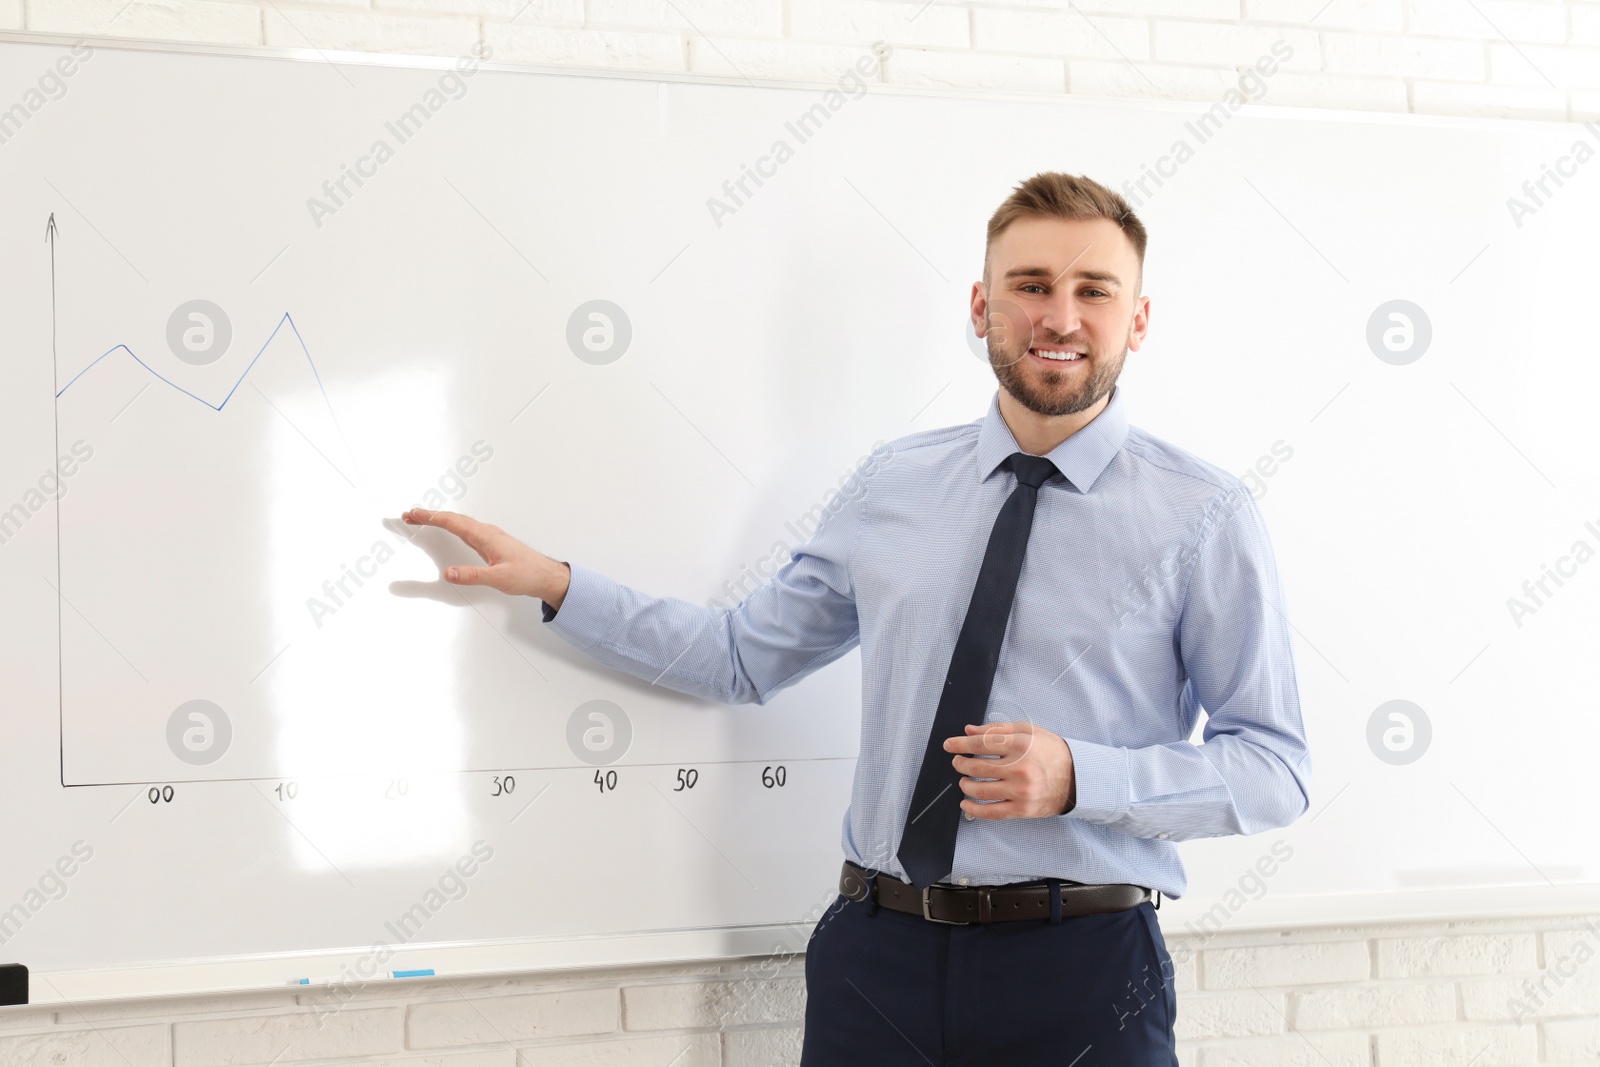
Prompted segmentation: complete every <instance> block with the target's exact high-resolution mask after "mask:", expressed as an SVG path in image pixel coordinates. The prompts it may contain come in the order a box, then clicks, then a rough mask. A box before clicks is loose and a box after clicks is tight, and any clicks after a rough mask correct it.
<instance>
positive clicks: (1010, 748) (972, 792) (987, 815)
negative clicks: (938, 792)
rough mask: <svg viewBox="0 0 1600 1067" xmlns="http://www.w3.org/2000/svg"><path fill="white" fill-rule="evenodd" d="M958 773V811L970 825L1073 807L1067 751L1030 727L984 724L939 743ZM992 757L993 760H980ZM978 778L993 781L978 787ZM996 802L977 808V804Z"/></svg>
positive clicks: (1075, 786) (1047, 734)
mask: <svg viewBox="0 0 1600 1067" xmlns="http://www.w3.org/2000/svg"><path fill="white" fill-rule="evenodd" d="M944 750H945V751H946V752H955V753H958V755H957V756H956V757H955V758H954V759H953V760H952V761H951V762H952V763H954V764H955V768H956V770H958V771H960V772H961V774H962V775H964V776H965V777H963V778H962V779H961V791H962V792H963V793H965V794H966V795H967V796H966V799H964V800H962V801H961V810H962V811H964V812H966V813H967V814H968V815H971V816H972V817H973V818H975V819H1038V818H1043V817H1045V816H1048V815H1064V814H1066V813H1067V812H1069V811H1071V810H1072V808H1073V806H1074V805H1075V804H1077V802H1078V782H1077V776H1076V775H1075V774H1074V773H1073V767H1072V749H1071V748H1069V747H1068V746H1067V742H1066V741H1065V740H1064V739H1063V738H1062V737H1060V736H1059V735H1057V734H1053V733H1051V732H1050V731H1049V730H1046V729H1045V728H1043V727H1042V726H1035V725H1034V724H1033V723H1031V722H987V723H984V724H983V725H981V726H971V725H969V726H968V727H967V732H966V736H964V737H952V738H950V739H949V740H947V741H946V742H945V743H944ZM988 756H993V757H995V758H993V759H986V758H983V757H988ZM978 778H994V779H997V781H993V782H980V781H975V779H978ZM984 800H988V801H998V803H993V804H980V803H978V802H979V801H984Z"/></svg>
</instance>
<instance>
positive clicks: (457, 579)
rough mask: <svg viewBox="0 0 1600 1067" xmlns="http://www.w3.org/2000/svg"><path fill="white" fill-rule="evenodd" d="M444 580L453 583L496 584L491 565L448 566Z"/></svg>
mask: <svg viewBox="0 0 1600 1067" xmlns="http://www.w3.org/2000/svg"><path fill="white" fill-rule="evenodd" d="M444 580H445V581H447V582H449V583H450V584H451V585H490V586H492V585H494V584H495V581H494V573H493V568H491V567H446V568H445V569H444Z"/></svg>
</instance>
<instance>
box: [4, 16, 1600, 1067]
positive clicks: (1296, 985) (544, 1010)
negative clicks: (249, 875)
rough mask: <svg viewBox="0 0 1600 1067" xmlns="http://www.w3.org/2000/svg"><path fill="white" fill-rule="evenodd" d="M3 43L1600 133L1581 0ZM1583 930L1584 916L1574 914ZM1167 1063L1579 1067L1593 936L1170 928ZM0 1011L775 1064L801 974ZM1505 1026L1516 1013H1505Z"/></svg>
mask: <svg viewBox="0 0 1600 1067" xmlns="http://www.w3.org/2000/svg"><path fill="white" fill-rule="evenodd" d="M0 29H29V30H38V31H44V32H51V33H70V34H83V35H90V36H93V35H102V36H112V37H136V38H147V39H155V40H165V41H196V42H212V43H220V44H229V45H267V46H272V47H289V48H303V47H306V46H307V45H308V44H311V45H315V46H316V47H319V48H323V49H347V50H368V51H383V52H406V53H421V54H435V55H442V56H456V55H460V54H462V53H463V52H465V51H466V49H467V48H468V46H469V45H470V44H472V43H473V42H474V41H480V40H481V41H484V42H487V43H488V44H489V45H491V46H492V47H493V49H494V59H495V60H496V61H498V62H510V63H518V62H522V63H531V64H539V65H546V66H562V65H571V66H582V67H590V68H604V69H628V70H644V71H663V72H685V71H687V72H691V73H695V74H704V75H708V76H718V77H739V76H741V75H743V76H748V77H752V78H775V79H785V80H796V81H815V82H818V83H831V82H832V81H834V79H836V78H837V76H838V74H839V72H841V71H843V70H844V69H845V68H846V67H848V66H850V65H851V64H853V63H854V62H855V60H856V59H857V58H858V57H859V56H860V55H861V53H862V50H863V47H864V46H866V45H868V44H870V43H871V42H872V41H875V40H878V39H883V40H886V41H888V42H889V43H890V44H892V45H893V46H894V50H893V54H892V56H891V58H890V59H889V61H888V62H887V63H886V64H885V65H884V70H883V72H882V74H881V75H880V78H881V80H883V81H885V82H888V83H891V84H899V85H913V86H933V87H945V88H955V89H963V90H973V91H983V90H1015V91H1024V92H1034V93H1068V92H1071V93H1080V94H1092V95H1106V96H1140V97H1164V98H1171V99H1188V100H1204V101H1215V100H1217V99H1218V98H1219V97H1220V96H1221V95H1222V94H1223V93H1224V92H1225V91H1226V90H1227V89H1228V88H1229V87H1230V86H1231V85H1233V84H1234V83H1235V79H1236V77H1237V73H1238V71H1239V69H1241V68H1243V67H1245V66H1247V65H1250V64H1253V63H1254V62H1255V61H1256V59H1257V58H1258V57H1259V56H1261V55H1262V54H1263V53H1266V52H1267V51H1268V49H1269V48H1270V47H1271V46H1272V44H1273V43H1274V42H1278V41H1282V42H1284V43H1286V44H1288V45H1289V46H1290V47H1291V48H1292V49H1293V53H1294V54H1293V57H1292V58H1291V59H1289V60H1288V61H1286V62H1284V63H1283V64H1282V67H1281V69H1280V70H1279V72H1278V73H1277V74H1275V75H1274V76H1273V78H1272V80H1271V83H1270V89H1269V91H1268V92H1267V94H1266V96H1265V97H1264V98H1263V100H1262V103H1264V104H1267V105H1292V106H1301V107H1336V108H1353V109H1363V110H1374V111H1411V112H1417V113H1430V114H1447V115H1477V116H1486V117H1518V118H1539V119H1555V120H1574V121H1582V120H1587V119H1593V118H1600V0H1470V2H1469V0H1014V2H1013V0H995V2H988V0H973V2H957V0H928V2H924V0H132V3H127V2H126V0H0ZM1593 918H1594V919H1595V920H1596V921H1597V922H1600V916H1596V917H1593ZM1169 945H1170V947H1171V948H1172V950H1173V956H1174V959H1175V960H1176V962H1177V972H1176V974H1175V975H1174V978H1173V981H1174V984H1175V988H1176V989H1177V992H1178V1003H1179V1021H1178V1032H1179V1035H1180V1050H1181V1056H1180V1059H1181V1062H1182V1064H1183V1067H1396V1065H1404V1067H1425V1065H1433V1064H1437V1065H1441V1067H1443V1065H1447V1064H1449V1065H1457V1064H1468V1063H1471V1064H1472V1065H1473V1067H1494V1065H1501V1064H1534V1063H1539V1064H1551V1065H1562V1064H1564V1065H1577V1064H1592V1063H1594V1062H1595V1061H1596V1060H1597V1059H1600V961H1595V960H1594V959H1593V957H1594V956H1596V955H1600V935H1597V934H1595V933H1592V932H1589V931H1586V930H1585V929H1584V927H1583V924H1582V921H1581V920H1580V919H1579V918H1571V917H1567V918H1551V919H1546V920H1540V921H1534V920H1515V921H1512V920H1508V921H1501V922H1480V923H1461V924H1450V925H1434V926H1424V925H1416V926H1385V927H1373V928H1368V929H1337V930H1282V931H1271V932H1266V933H1224V934H1220V935H1217V936H1215V937H1212V938H1210V939H1209V940H1206V941H1205V942H1203V943H1201V942H1199V941H1197V940H1195V939H1193V938H1189V937H1183V936H1173V937H1172V938H1171V939H1170V941H1169ZM745 973H746V972H745V965H744V964H741V963H729V964H722V965H715V964H710V965H705V966H698V967H677V968H653V969H634V970H625V971H614V970H613V971H593V972H584V973H577V974H568V975H561V976H556V977H550V976H538V977H534V976H529V977H523V978H510V979H506V980H477V981H454V982H443V981H441V982H429V983H424V984H407V985H405V986H404V987H396V986H385V987H382V988H377V989H373V990H369V991H367V992H364V993H362V994H360V995H359V996H358V997H357V998H356V1000H355V1001H354V1002H353V1003H351V1004H350V1005H348V1006H347V1007H344V1008H343V1009H341V1010H339V1011H337V1012H335V1013H332V1014H328V1015H326V1016H325V1017H324V1016H323V1013H322V1011H321V1009H319V1007H318V1005H317V1003H316V1001H315V1000H314V998H312V997H309V996H304V995H299V996H297V995H295V994H293V993H290V992H288V991H285V992H283V993H265V994H259V993H258V994H249V995H242V996H234V997H228V996H214V997H205V998H192V999H184V1000H173V1001H153V1000H152V1001H131V1002H124V1003H116V1004H100V1005H86V1006H84V1007H82V1008H80V1009H73V1010H67V1011H59V1012H52V1011H41V1010H39V1009H36V1008H25V1009H0V1064H5V1065H10V1064H70V1065H72V1067H100V1065H102V1064H103V1065H106V1067H222V1065H230V1067H233V1065H237V1067H252V1065H254V1067H264V1065H266V1064H270V1063H278V1064H285V1065H287V1064H295V1065H302V1067H308V1065H331V1064H363V1065H366V1067H379V1065H382V1067H534V1065H539V1067H634V1065H639V1067H645V1065H648V1067H664V1065H667V1064H671V1065H673V1067H717V1065H721V1067H778V1065H782V1064H793V1063H796V1062H797V1061H798V1059H799V1050H800V1033H801V1032H800V1020H801V1019H802V1017H803V1013H804V1006H805V990H804V983H803V980H802V977H801V975H802V971H801V964H800V962H799V961H792V962H790V963H788V964H787V965H786V966H785V967H783V968H782V969H780V970H779V971H778V973H777V974H776V975H775V976H774V977H771V978H767V979H759V980H757V979H750V978H746V977H744V974H745ZM1514 1001H1515V1002H1518V1003H1520V1004H1521V1005H1522V1006H1523V1008H1525V1009H1526V1010H1525V1011H1523V1012H1522V1021H1521V1022H1519V1021H1517V1019H1516V1018H1514V1017H1513V1012H1514V1011H1515V1010H1517V1009H1515V1008H1514V1007H1513V1002H1514Z"/></svg>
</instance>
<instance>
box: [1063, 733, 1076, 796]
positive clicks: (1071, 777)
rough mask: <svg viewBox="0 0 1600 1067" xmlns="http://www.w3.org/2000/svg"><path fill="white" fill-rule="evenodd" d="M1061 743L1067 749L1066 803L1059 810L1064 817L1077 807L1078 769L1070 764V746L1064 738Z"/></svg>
mask: <svg viewBox="0 0 1600 1067" xmlns="http://www.w3.org/2000/svg"><path fill="white" fill-rule="evenodd" d="M1061 743H1062V744H1063V745H1066V747H1067V803H1066V806H1065V807H1063V808H1062V809H1061V814H1063V815H1065V814H1067V813H1068V812H1070V811H1071V810H1072V809H1073V808H1075V807H1077V806H1078V768H1077V766H1076V765H1075V764H1074V763H1073V762H1072V746H1071V745H1068V744H1067V739H1066V738H1065V737H1063V738H1062V739H1061Z"/></svg>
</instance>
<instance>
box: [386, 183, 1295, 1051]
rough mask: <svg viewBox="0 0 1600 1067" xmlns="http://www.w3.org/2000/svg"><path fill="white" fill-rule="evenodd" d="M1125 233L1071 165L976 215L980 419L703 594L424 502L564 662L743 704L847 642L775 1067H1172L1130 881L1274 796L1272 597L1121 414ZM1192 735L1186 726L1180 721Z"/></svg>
mask: <svg viewBox="0 0 1600 1067" xmlns="http://www.w3.org/2000/svg"><path fill="white" fill-rule="evenodd" d="M1145 243H1146V234H1145V229H1144V226H1143V224H1142V223H1141V222H1140V221H1139V220H1138V218H1137V217H1135V216H1134V214H1133V212H1132V211H1131V210H1130V209H1129V207H1128V205H1127V203H1126V201H1124V200H1123V199H1122V198H1121V197H1120V196H1118V195H1116V194H1115V193H1112V192H1111V191H1109V190H1108V189H1106V188H1105V187H1104V186H1101V185H1100V184H1098V183H1096V182H1093V181H1090V180H1089V179H1087V178H1083V177H1076V176H1073V175H1068V174H1059V173H1053V172H1051V173H1043V174H1038V175H1035V176H1034V177H1032V178H1029V179H1028V180H1027V181H1025V182H1022V183H1021V184H1020V185H1019V186H1018V187H1017V188H1016V190H1015V191H1014V192H1013V193H1012V194H1011V195H1010V196H1009V197H1008V198H1007V199H1006V200H1005V202H1004V203H1002V204H1001V205H1000V208H999V209H998V210H997V211H996V212H995V214H994V216H993V217H992V218H991V219H990V220H989V226H988V237H987V245H986V254H985V259H984V275H983V280H982V281H981V282H977V283H975V284H974V285H973V287H972V307H971V313H972V322H973V327H974V329H975V330H976V332H977V334H978V336H980V337H983V338H984V340H985V343H986V346H987V349H988V353H989V361H990V364H991V366H992V367H993V368H994V372H995V376H996V378H997V379H998V380H999V383H1000V388H999V390H998V391H997V392H996V394H995V398H994V401H993V402H992V403H991V405H990V407H989V410H988V412H987V414H986V415H984V417H983V418H981V419H978V420H977V421H975V422H972V423H968V424H966V425H961V426H951V427H946V428H944V429H938V430H930V431H927V432H924V433H917V434H912V435H910V436H908V437H904V438H901V439H900V440H898V441H894V442H892V443H891V444H889V445H887V446H885V449H884V457H883V460H882V461H881V462H879V463H878V464H876V465H875V466H874V468H873V470H872V473H871V474H870V475H867V476H866V477H865V485H864V488H863V491H862V492H860V493H857V494H855V495H854V496H852V497H850V498H849V499H847V500H846V501H845V502H844V504H843V506H841V507H840V508H839V509H838V510H837V511H835V512H834V513H832V514H831V515H829V516H828V517H827V518H826V519H825V520H824V521H823V523H822V525H821V526H820V527H819V529H818V530H817V533H816V535H815V537H813V538H812V540H811V541H810V542H808V543H807V544H805V545H803V546H802V547H800V548H799V549H797V550H796V551H795V552H794V554H793V556H792V557H791V559H790V560H789V562H788V563H787V564H785V566H784V567H783V569H782V570H780V571H779V572H778V574H776V575H775V576H774V577H773V578H772V580H771V581H769V582H768V583H767V584H766V585H764V586H762V587H761V588H759V589H757V590H756V591H755V592H754V593H752V594H751V595H750V596H749V597H747V598H746V599H745V600H744V601H743V602H741V603H740V604H739V605H738V606H737V607H736V608H733V609H714V608H709V607H702V606H699V605H695V604H690V603H687V602H685V601H682V600H677V599H674V598H668V597H652V596H649V595H647V594H644V593H641V592H639V591H636V590H633V589H630V588H628V587H626V586H623V585H620V584H618V583H616V582H614V581H612V580H610V579H608V578H606V577H605V576H603V575H601V574H599V573H597V572H595V571H593V570H590V569H588V568H585V567H583V566H581V565H577V564H572V565H568V564H566V563H561V562H557V561H556V560H553V559H551V558H549V557H548V556H545V555H543V554H541V553H539V552H536V551H535V550H533V549H531V548H529V547H527V546H526V545H524V544H522V543H520V542H519V541H517V540H515V539H513V538H512V537H510V536H509V535H507V534H506V533H504V532H503V531H501V530H499V529H497V528H495V527H492V526H487V525H485V524H483V523H479V522H477V521H475V520H473V519H469V518H466V517H465V516H461V515H455V514H451V513H448V512H426V511H413V512H409V513H407V515H406V521H407V522H411V523H418V524H426V525H432V526H439V527H442V528H444V529H446V530H449V531H451V532H453V533H455V534H457V535H458V536H460V537H461V538H462V539H463V540H464V541H466V543H467V544H468V545H470V546H471V547H472V548H473V549H474V550H475V551H476V552H477V553H478V554H479V555H480V556H482V557H483V559H484V562H485V566H482V567H450V568H448V569H447V571H446V573H445V577H446V579H447V580H449V581H451V582H456V583H459V584H463V585H489V586H493V587H494V588H496V589H499V590H501V591H503V592H506V593H511V594H520V595H528V596H534V597H539V598H541V599H542V600H543V601H544V602H545V609H544V618H545V621H546V622H547V623H548V624H549V625H550V627H551V629H553V630H555V631H556V632H557V633H559V634H560V635H561V636H562V637H563V638H564V639H566V640H568V641H570V642H571V643H572V644H574V645H575V646H577V647H578V648H580V649H582V650H583V651H584V652H586V653H587V654H588V655H590V656H591V657H592V658H594V659H595V660H597V661H599V662H601V663H604V664H607V665H609V666H611V667H614V668H616V669H618V670H622V671H627V672H629V673H631V674H633V675H636V676H638V677H640V678H645V679H648V680H651V681H653V682H655V683H657V684H661V685H666V686H669V687H671V688H673V689H677V690H680V691H682V692H686V693H692V694H696V695H699V696H702V697H705V698H708V699H712V700H718V701H724V702H754V703H758V704H764V703H766V701H767V700H769V699H770V698H771V697H772V695H773V694H774V693H776V692H777V691H779V690H780V689H783V688H785V687H786V686H789V685H792V684H793V683H795V682H797V681H799V680H800V679H801V678H803V677H805V676H806V675H808V674H810V673H811V672H813V671H815V670H817V669H818V668H820V667H822V666H824V665H825V664H827V663H830V662H832V661H833V660H835V659H837V658H839V657H840V656H842V655H844V654H845V653H846V652H847V651H849V650H850V649H851V648H854V647H855V646H856V645H857V644H859V645H860V647H861V666H862V701H861V714H862V724H861V751H860V757H859V759H858V761H857V765H856V774H855V782H854V788H853V792H852V795H851V801H850V808H849V811H848V812H847V813H846V815H845V823H844V840H843V848H844V853H845V864H844V869H843V871H842V872H841V875H840V883H839V898H838V900H837V901H836V902H835V904H834V906H833V907H832V908H831V909H830V910H829V911H828V913H827V914H826V915H825V916H824V917H823V919H822V920H821V921H820V922H819V923H818V924H817V927H816V929H815V930H814V931H813V933H812V936H811V941H810V944H809V946H808V949H807V955H806V987H807V997H808V999H807V1006H806V1032H805V1046H804V1052H803V1055H802V1060H801V1062H802V1064H803V1065H804V1067H834V1065H838V1064H844V1063H870V1064H874V1065H875V1067H888V1065H899V1064H906V1065H919V1067H920V1065H925V1064H933V1065H936V1067H955V1065H962V1067H968V1065H971V1067H978V1065H992V1064H997V1063H1004V1064H1015V1065H1032V1064H1039V1065H1044V1064H1049V1065H1051V1067H1068V1065H1071V1067H1174V1065H1175V1064H1176V1063H1177V1057H1176V1054H1175V1051H1174V1047H1173V1021H1174V1017H1175V1015H1176V1008H1177V1000H1176V997H1175V995H1174V990H1173V986H1172V978H1173V968H1172V960H1171V957H1170V956H1169V955H1168V954H1167V950H1166V944H1165V941H1164V940H1163V939H1162V935H1161V929H1160V927H1159V926H1158V925H1157V923H1156V918H1155V910H1154V909H1155V905H1154V903H1153V901H1152V897H1153V896H1154V894H1155V893H1157V892H1160V893H1165V894H1167V895H1168V896H1172V897H1176V896H1180V895H1181V894H1182V893H1183V892H1184V890H1185V887H1186V881H1185V877H1184V873H1183V865H1182V863H1181V862H1180V860H1179V857H1178V853H1177V842H1179V841H1182V840H1185V839H1188V838H1196V837H1214V836H1220V835H1223V834H1253V833H1258V832H1261V831H1263V830H1267V829H1270V828H1273V827H1277V826H1283V825H1286V824H1288V823H1289V822H1292V821H1293V820H1294V819H1295V818H1297V817H1298V816H1299V815H1300V814H1301V813H1302V812H1304V811H1305V809H1306V806H1307V793H1306V787H1307V780H1308V777H1309V774H1310V757H1309V754H1308V752H1307V748H1306V743H1305V736H1304V729H1303V726H1302V723H1301V716H1300V705H1299V696H1298V690H1297V686H1296V682H1295V674H1294V664H1293V659H1292V656H1291V649H1290V642H1289V631H1288V623H1287V620H1286V615H1285V605H1284V598H1283V593H1282V590H1281V587H1280V584H1279V579H1278V574H1277V568H1276V565H1275V563H1274V560H1273V553H1272V548H1271V544H1270V542H1269V539H1268V536H1267V531H1266V528H1265V525H1264V523H1263V521H1262V517H1261V514H1260V512H1259V510H1258V509H1257V507H1256V505H1255V499H1254V497H1253V496H1252V494H1251V493H1250V491H1249V490H1248V489H1247V488H1246V487H1245V485H1244V484H1243V483H1242V482H1241V481H1240V480H1239V479H1238V478H1235V477H1234V476H1232V475H1230V474H1228V473H1226V472H1224V471H1222V470H1220V469H1218V468H1217V467H1214V466H1212V465H1211V464H1208V463H1206V462H1204V461H1202V460H1200V459H1197V458H1196V457H1195V456H1193V455H1191V454H1189V453H1188V452H1185V451H1183V450H1181V449H1179V448H1177V447H1175V446H1173V445H1170V444H1167V443H1166V442H1164V441H1161V440H1159V439H1157V438H1156V437H1154V436H1152V435H1150V434H1148V433H1145V432H1144V431H1143V430H1140V429H1138V428H1136V427H1133V426H1130V425H1129V424H1128V418H1127V412H1126V408H1125V403H1126V402H1125V400H1124V398H1123V395H1122V390H1121V389H1119V388H1118V387H1117V384H1116V383H1117V378H1118V376H1119V375H1120V373H1121V371H1122V366H1123V361H1124V360H1125V359H1126V358H1127V354H1128V352H1129V351H1138V349H1139V347H1140V346H1141V345H1142V344H1143V342H1144V337H1145V333H1146V331H1147V330H1148V329H1149V324H1150V298H1149V297H1147V296H1144V295H1142V292H1141V290H1142V285H1143V274H1144V252H1145ZM1202 710H1203V711H1204V712H1205V713H1206V715H1207V723H1206V727H1205V730H1204V735H1203V743H1201V744H1199V745H1196V744H1194V743H1192V742H1191V740H1190V737H1191V735H1192V734H1193V732H1194V729H1195V726H1196V724H1197V722H1198V720H1199V717H1200V713H1201V711H1202Z"/></svg>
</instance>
